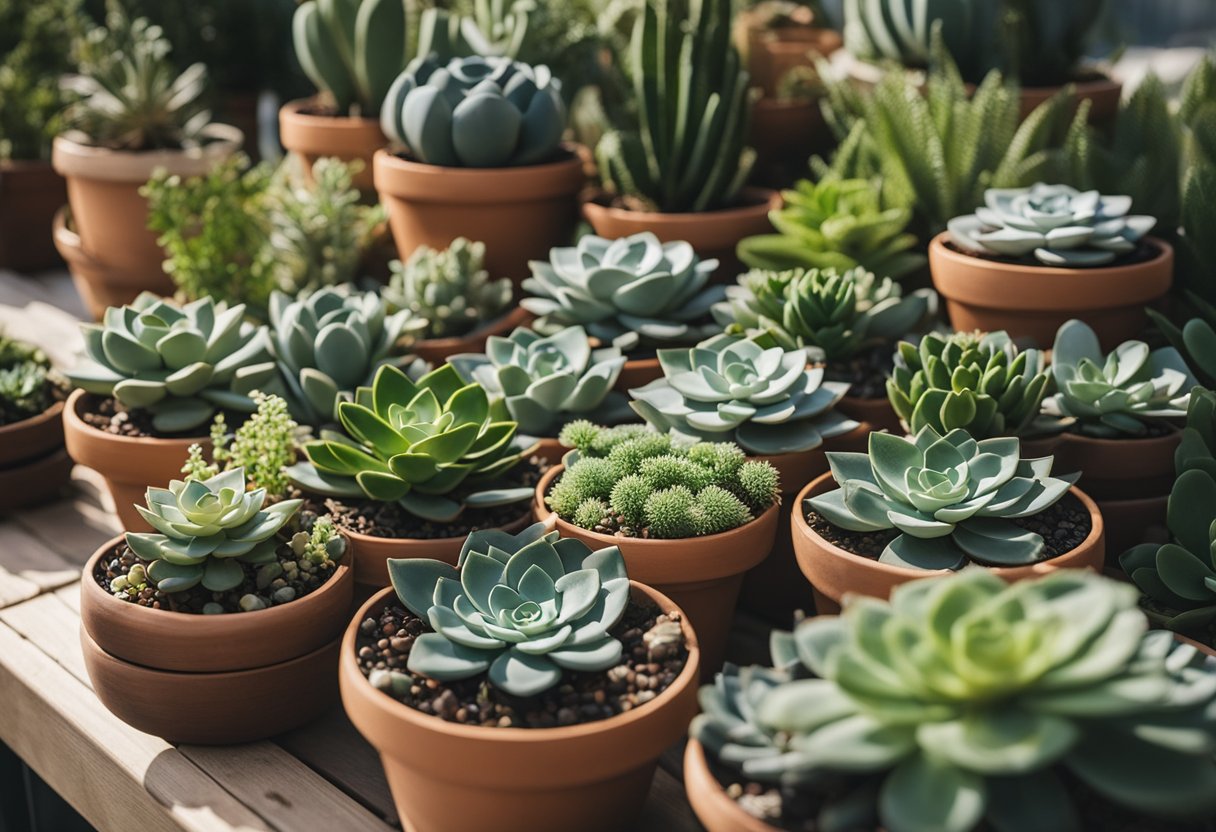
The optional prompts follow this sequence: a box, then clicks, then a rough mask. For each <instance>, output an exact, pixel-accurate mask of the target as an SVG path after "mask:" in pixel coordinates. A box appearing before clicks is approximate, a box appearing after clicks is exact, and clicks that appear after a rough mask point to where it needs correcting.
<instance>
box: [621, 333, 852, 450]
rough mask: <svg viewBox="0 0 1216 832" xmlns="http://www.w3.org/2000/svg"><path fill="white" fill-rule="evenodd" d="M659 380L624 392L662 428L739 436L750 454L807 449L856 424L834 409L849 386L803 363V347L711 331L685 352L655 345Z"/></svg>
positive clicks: (737, 439) (707, 436) (698, 436)
mask: <svg viewBox="0 0 1216 832" xmlns="http://www.w3.org/2000/svg"><path fill="white" fill-rule="evenodd" d="M658 356H659V365H660V366H661V367H662V369H663V378H659V379H655V380H654V381H652V382H651V383H650V384H647V385H646V386H644V387H640V388H638V389H636V390H630V391H629V395H631V396H633V399H634V401H633V402H632V403H631V406H632V407H633V409H634V410H635V411H637V414H638V415H639V416H641V417H642V418H643V419H645V420H646V422H647V423H649V424H650V425H652V426H653V427H655V428H656V429H658V430H659V431H661V432H663V433H668V432H670V433H673V434H676V435H680V436H688V437H693V438H696V439H705V440H711V441H718V442H722V441H733V442H737V443H738V444H739V446H740V447H742V448H743V449H744V450H745V451H748V452H750V453H753V454H784V453H798V452H800V451H809V450H812V449H814V448H817V447H819V446H820V445H821V444H823V440H824V439H829V438H831V437H833V436H839V435H841V434H844V433H848V432H849V431H851V430H853V429H854V428H856V427H857V423H856V422H854V421H852V420H850V419H847V418H845V417H844V416H841V415H840V414H839V413H837V412H836V411H835V410H833V409H832V408H833V407H834V406H835V404H836V403H837V402H838V401H840V400H841V399H842V398H844V395H845V393H847V392H848V389H849V386H848V385H847V384H841V383H838V382H833V381H824V380H823V368H822V367H816V368H811V369H808V368H807V354H806V350H803V349H797V350H788V351H787V350H783V349H782V348H781V347H769V348H768V349H765V348H763V347H761V346H760V345H759V344H757V343H755V342H754V341H748V340H747V339H745V338H740V337H738V336H734V335H717V336H714V337H713V338H710V339H709V340H708V341H703V342H701V343H700V344H698V345H697V346H696V347H693V348H692V349H689V350H681V349H669V350H659V352H658Z"/></svg>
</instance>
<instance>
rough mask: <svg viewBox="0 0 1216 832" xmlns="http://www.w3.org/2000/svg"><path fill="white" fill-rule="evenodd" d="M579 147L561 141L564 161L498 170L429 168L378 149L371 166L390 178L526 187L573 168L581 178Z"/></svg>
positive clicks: (386, 150)
mask: <svg viewBox="0 0 1216 832" xmlns="http://www.w3.org/2000/svg"><path fill="white" fill-rule="evenodd" d="M578 148H579V145H578V144H576V143H574V142H562V144H561V150H562V152H563V153H564V154H565V157H564V158H561V159H555V160H553V161H551V162H540V163H538V164H535V165H510V166H507V167H501V168H470V167H448V166H445V165H431V164H427V163H425V162H415V161H413V160H412V159H406V158H404V157H402V156H401V155H399V154H398V153H397V152H395V151H396V150H398V149H399V148H381V149H379V150H377V151H376V155H375V157H374V159H373V164H374V165H375V167H376V168H377V169H379V170H380V171H382V173H383V174H385V175H389V176H409V177H417V178H421V177H427V178H429V179H437V178H439V177H442V178H443V181H445V182H453V183H454V184H457V185H460V184H468V183H478V182H483V183H484V180H485V178H486V177H487V176H492V177H495V178H500V177H501V179H500V181H502V182H506V183H508V184H519V185H526V184H527V183H529V182H533V181H534V180H536V179H538V178H542V177H546V176H547V175H559V174H562V173H566V172H568V171H570V170H572V169H577V170H578V171H579V178H580V179H581V178H582V168H583V161H582V158H581V157H580V156H579V154H578ZM523 190H524V192H525V193H530V192H532V191H536V190H541V189H540V188H537V187H536V186H535V185H533V186H532V187H531V188H526V187H525V188H524V189H523Z"/></svg>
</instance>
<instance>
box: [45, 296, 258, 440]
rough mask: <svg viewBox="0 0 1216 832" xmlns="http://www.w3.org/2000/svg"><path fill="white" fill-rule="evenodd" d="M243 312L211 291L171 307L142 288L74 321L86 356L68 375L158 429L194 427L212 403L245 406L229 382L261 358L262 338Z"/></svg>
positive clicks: (249, 403) (237, 382)
mask: <svg viewBox="0 0 1216 832" xmlns="http://www.w3.org/2000/svg"><path fill="white" fill-rule="evenodd" d="M244 313H245V307H244V306H243V305H238V306H232V307H229V306H228V305H226V304H224V303H215V302H214V301H212V300H211V298H201V299H199V300H196V301H193V302H191V303H188V304H186V305H184V306H178V305H176V304H174V303H172V302H170V301H167V300H162V299H161V298H158V297H157V296H156V295H153V294H152V293H150V292H144V293H142V294H141V295H140V296H139V297H137V298H136V299H135V300H134V301H133V302H132V303H131V304H130V305H128V306H123V307H116V306H111V307H110V308H109V309H107V310H106V312H105V317H104V318H103V319H102V322H101V323H100V324H84V325H83V326H82V327H81V332H82V333H83V334H84V348H85V355H86V358H85V359H84V360H83V361H82V362H81V363H80V364H78V365H77V366H76V367H75V368H74V369H72V370H71V371H69V372H68V373H67V376H68V380H69V381H71V382H72V384H74V385H75V386H77V387H79V388H81V389H82V390H85V391H86V392H88V393H94V394H97V395H100V396H113V397H114V398H115V399H116V400H117V401H118V402H119V404H121V405H123V406H124V407H127V408H132V409H139V410H146V411H147V412H148V413H149V414H151V416H152V426H153V427H154V428H155V429H156V430H158V431H160V432H162V433H181V432H183V431H188V430H191V429H193V428H197V427H199V426H200V425H203V424H205V423H206V422H207V421H209V420H210V419H211V417H212V415H213V414H214V413H215V411H216V410H217V409H224V410H233V411H238V412H245V413H249V412H252V411H253V409H254V403H253V400H252V399H251V398H250V397H249V396H248V395H245V394H244V393H240V392H237V389H238V388H239V387H240V386H241V380H242V378H243V377H244V376H246V375H248V374H249V373H250V372H252V371H254V370H255V368H257V367H258V365H261V364H263V362H265V361H267V360H268V359H269V357H270V353H269V346H270V339H269V337H268V336H267V333H266V329H265V327H255V326H253V325H252V324H249V323H246V322H245V321H244Z"/></svg>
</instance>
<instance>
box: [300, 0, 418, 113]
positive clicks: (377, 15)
mask: <svg viewBox="0 0 1216 832" xmlns="http://www.w3.org/2000/svg"><path fill="white" fill-rule="evenodd" d="M292 39H293V42H294V45H295V50H296V58H297V59H298V60H299V62H300V66H301V68H303V70H304V74H305V75H307V76H308V78H309V80H311V81H312V82H313V83H314V84H316V85H317V89H319V90H321V91H322V92H325V93H327V94H328V95H329V96H330V97H331V98H332V99H333V103H334V105H335V106H336V107H337V110H338V112H339V114H341V115H346V114H347V113H350V114H351V115H356V116H361V117H362V118H376V116H378V115H379V114H380V105H381V104H382V103H383V101H384V96H385V95H386V94H387V93H388V89H389V86H390V85H391V84H392V83H393V80H394V79H395V78H396V77H397V75H398V73H400V72H401V71H402V70H403V69H405V61H406V48H407V45H408V43H409V38H408V37H406V19H405V3H403V2H402V0H305V2H303V3H301V4H300V6H299V7H298V8H297V9H296V12H295V17H294V18H293V19H292Z"/></svg>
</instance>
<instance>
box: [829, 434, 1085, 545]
mask: <svg viewBox="0 0 1216 832" xmlns="http://www.w3.org/2000/svg"><path fill="white" fill-rule="evenodd" d="M1020 451H1021V443H1020V442H1019V441H1018V439H1017V438H1016V437H1001V438H997V439H983V440H980V441H978V442H977V441H976V440H975V439H972V438H971V436H970V435H969V434H968V433H967V432H966V431H965V430H952V431H950V432H949V433H947V434H946V435H945V436H942V435H941V434H939V433H938V432H937V431H936V430H934V429H933V428H932V427H930V426H925V427H924V428H921V429H920V430H919V431H917V433H916V435H915V436H908V437H903V436H894V435H892V434H889V433H871V434H870V440H869V453H868V454H863V453H833V452H830V451H829V452H828V455H827V457H828V463H829V464H830V465H831V466H832V477H833V478H834V479H835V480H836V484H837V485H839V486H840V487H839V488H837V489H835V490H833V491H829V492H827V493H825V494H821V495H819V496H817V497H811V498H809V499H808V500H807V501H806V502H807V505H808V506H809V507H810V508H811V509H813V510H814V511H815V512H816V513H818V514H819V515H820V516H821V517H823V518H824V519H825V520H827V521H828V522H829V523H831V524H832V525H833V526H836V527H837V528H841V529H846V530H848V531H852V532H880V531H886V530H888V529H896V530H898V531H899V532H900V534H899V535H898V536H897V537H895V538H894V539H893V540H891V542H890V543H888V544H887V546H886V548H885V549H884V550H883V552H882V555H881V556H880V557H879V559H878V560H879V562H880V563H886V564H890V565H892V566H906V567H911V568H914V569H959V568H961V567H962V566H963V565H965V564H966V563H967V562H968V560H972V561H976V562H979V563H984V564H987V565H990V566H1026V565H1028V564H1032V563H1036V562H1038V561H1039V560H1041V559H1042V557H1043V546H1044V544H1043V538H1042V537H1041V536H1039V535H1038V534H1037V533H1035V532H1032V531H1028V530H1026V529H1023V528H1022V527H1020V526H1018V525H1017V524H1016V523H1013V522H1011V521H1013V520H1018V519H1020V518H1023V517H1031V516H1033V515H1035V514H1038V513H1039V512H1041V511H1044V510H1046V509H1048V508H1050V507H1051V506H1052V505H1054V504H1055V502H1056V501H1057V500H1059V499H1060V498H1061V497H1063V496H1064V494H1065V493H1066V492H1067V491H1068V489H1069V487H1071V485H1072V482H1073V480H1075V479H1076V477H1071V478H1063V477H1052V476H1051V463H1052V458H1051V457H1046V458H1043V459H1022V458H1021V456H1020Z"/></svg>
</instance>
